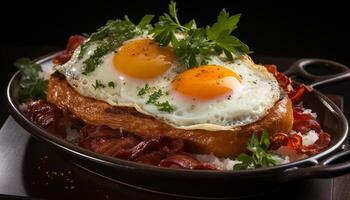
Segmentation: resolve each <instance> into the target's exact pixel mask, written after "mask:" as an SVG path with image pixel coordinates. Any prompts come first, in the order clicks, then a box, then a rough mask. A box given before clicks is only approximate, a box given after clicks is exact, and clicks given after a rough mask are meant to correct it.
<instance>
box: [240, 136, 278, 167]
mask: <svg viewBox="0 0 350 200" xmlns="http://www.w3.org/2000/svg"><path fill="white" fill-rule="evenodd" d="M269 146H270V139H269V134H268V133H267V132H266V131H263V133H262V135H261V138H260V140H258V137H257V136H256V134H255V133H254V134H253V135H252V137H251V139H250V140H249V142H248V145H247V149H248V150H249V151H250V152H251V155H248V154H245V153H241V154H240V155H239V156H238V157H237V160H238V161H241V163H240V164H236V165H234V170H243V169H247V168H251V167H255V168H258V167H268V166H274V165H276V164H277V161H276V160H275V159H274V158H273V154H271V153H269V152H268V149H269Z"/></svg>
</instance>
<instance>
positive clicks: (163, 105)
mask: <svg viewBox="0 0 350 200" xmlns="http://www.w3.org/2000/svg"><path fill="white" fill-rule="evenodd" d="M154 89H155V88H154V87H150V86H149V85H148V84H146V85H145V86H144V87H143V88H141V89H140V90H139V92H138V93H137V95H138V96H141V97H142V96H145V95H146V94H149V93H150V92H151V91H154ZM168 94H169V92H168V91H167V92H165V93H163V91H162V90H160V89H159V90H157V91H154V92H153V93H152V94H150V95H148V100H147V102H146V104H153V105H155V106H157V107H158V110H159V111H164V112H169V113H170V112H172V111H174V108H173V107H172V106H171V105H170V104H169V102H168V101H165V102H159V98H160V97H161V96H163V95H168Z"/></svg>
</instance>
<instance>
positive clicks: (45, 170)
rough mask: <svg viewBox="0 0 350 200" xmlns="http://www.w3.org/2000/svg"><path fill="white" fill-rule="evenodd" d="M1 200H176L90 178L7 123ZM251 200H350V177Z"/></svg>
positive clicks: (1, 151) (1, 136) (2, 135)
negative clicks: (12, 199) (5, 199)
mask: <svg viewBox="0 0 350 200" xmlns="http://www.w3.org/2000/svg"><path fill="white" fill-rule="evenodd" d="M257 60H258V61H259V60H260V61H261V62H264V63H277V64H280V65H282V66H288V65H289V64H290V63H291V62H292V61H293V59H280V60H279V59H276V58H266V57H265V58H264V59H262V60H261V58H257ZM283 63H284V64H283ZM342 84H344V83H342ZM338 86H339V84H338ZM333 91H334V90H333ZM331 97H332V99H333V100H334V101H335V102H336V103H337V104H338V105H343V103H342V102H343V101H342V99H343V98H341V97H340V96H339V95H336V96H331ZM345 102H347V100H345ZM346 106H347V104H345V113H346V114H347V115H349V114H350V113H349V110H348V109H347V107H346ZM140 178H142V177H140ZM144 181H156V180H144ZM179 184H181V183H179ZM223 187H230V186H223ZM252 187H259V186H258V185H254V186H252ZM0 197H3V198H17V199H27V198H30V199H33V198H38V199H177V198H175V197H169V196H162V195H158V194H153V193H149V192H145V191H141V190H138V189H134V188H130V187H127V186H124V185H121V184H118V183H115V182H112V181H109V180H106V179H103V178H101V177H98V176H95V175H93V174H90V173H89V172H86V171H84V170H82V169H81V168H79V167H77V166H75V165H74V164H73V163H71V162H70V161H69V160H67V159H66V158H65V157H64V156H63V155H61V154H59V153H58V151H56V150H55V149H53V148H51V147H49V146H47V145H46V144H45V143H43V142H41V141H39V140H36V139H35V138H33V137H31V136H30V134H29V133H27V132H26V131H25V130H24V129H23V128H22V127H20V126H19V125H18V124H17V123H16V122H15V121H14V120H13V119H12V118H11V117H9V118H8V119H7V120H6V122H5V123H4V125H3V127H2V128H1V130H0ZM255 199H301V200H303V199H305V200H310V199H317V200H330V199H332V200H345V199H350V174H349V175H346V176H342V177H337V178H333V179H311V180H303V181H298V182H293V183H288V184H285V185H282V187H281V188H280V189H279V190H276V191H273V192H272V193H271V194H269V195H266V196H260V197H256V198H255Z"/></svg>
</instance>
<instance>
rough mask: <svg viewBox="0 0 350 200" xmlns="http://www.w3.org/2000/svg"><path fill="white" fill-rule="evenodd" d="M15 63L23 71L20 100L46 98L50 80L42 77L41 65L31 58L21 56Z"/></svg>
mask: <svg viewBox="0 0 350 200" xmlns="http://www.w3.org/2000/svg"><path fill="white" fill-rule="evenodd" d="M14 65H15V66H16V67H17V68H18V69H19V70H20V71H21V74H22V77H21V80H20V84H19V85H20V89H19V100H20V101H21V102H23V101H26V100H29V99H33V100H38V99H46V94H47V85H48V80H45V79H43V78H41V77H40V75H39V73H40V72H41V71H42V69H41V66H40V65H39V64H36V63H34V62H32V61H31V60H30V59H29V58H20V59H18V60H17V61H16V62H15V63H14Z"/></svg>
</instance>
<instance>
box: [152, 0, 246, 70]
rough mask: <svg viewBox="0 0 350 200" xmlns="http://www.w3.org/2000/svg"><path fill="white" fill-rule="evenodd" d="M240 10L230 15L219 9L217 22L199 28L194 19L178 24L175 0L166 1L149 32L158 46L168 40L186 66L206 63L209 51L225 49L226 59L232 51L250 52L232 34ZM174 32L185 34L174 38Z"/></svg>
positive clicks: (220, 51) (230, 57)
mask: <svg viewBox="0 0 350 200" xmlns="http://www.w3.org/2000/svg"><path fill="white" fill-rule="evenodd" d="M240 16H241V15H240V14H237V15H234V16H230V15H229V13H228V12H226V11H225V10H222V11H221V12H220V14H219V16H218V18H217V22H216V23H215V24H214V25H212V26H207V27H206V28H198V27H197V25H196V22H195V20H191V21H190V22H188V23H187V24H185V25H181V23H180V22H179V19H178V17H177V9H176V3H175V2H173V1H172V2H171V3H170V5H169V14H167V13H164V14H163V15H162V16H161V17H160V18H159V21H158V23H156V25H155V27H154V29H153V31H152V33H153V36H154V39H155V40H156V41H157V42H159V44H160V45H161V46H166V45H168V44H171V45H172V46H173V49H174V52H175V54H176V55H177V56H179V57H180V58H181V60H182V62H183V63H184V64H185V65H186V66H187V67H188V68H191V67H194V66H198V65H200V64H205V63H207V60H208V57H209V56H210V55H220V54H222V53H224V55H225V56H226V58H227V59H229V60H232V59H233V56H232V54H236V55H241V54H245V53H250V51H249V47H248V46H247V45H246V44H244V43H243V42H241V41H240V40H239V39H238V38H236V37H235V36H233V35H232V32H233V31H234V30H235V29H236V28H237V24H238V22H239V19H240ZM176 33H181V34H184V36H185V37H184V38H182V39H177V38H176Z"/></svg>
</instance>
